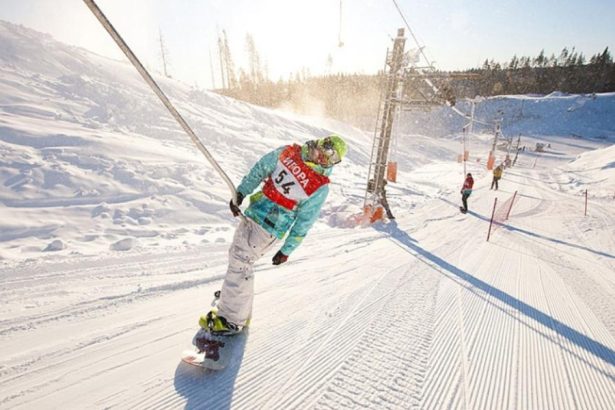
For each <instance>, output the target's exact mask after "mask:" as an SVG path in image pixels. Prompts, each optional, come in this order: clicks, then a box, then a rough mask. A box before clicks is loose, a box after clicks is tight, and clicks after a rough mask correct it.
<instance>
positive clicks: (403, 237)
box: [374, 215, 615, 380]
mask: <svg viewBox="0 0 615 410" xmlns="http://www.w3.org/2000/svg"><path fill="white" fill-rule="evenodd" d="M477 216H478V215H477ZM374 227H375V229H376V230H378V231H380V232H383V233H386V234H388V235H389V236H390V237H391V238H392V239H394V240H395V241H397V242H398V243H399V244H400V245H402V246H403V247H404V248H406V249H407V250H408V252H409V253H410V254H411V255H413V256H415V257H417V258H418V259H419V260H421V261H422V262H424V263H426V264H427V265H428V266H430V267H432V268H435V269H436V270H437V271H439V272H441V273H443V274H447V273H450V274H452V275H454V276H456V277H457V278H459V279H461V280H462V281H463V282H465V283H467V284H469V285H471V286H472V287H474V288H476V289H479V290H481V291H483V292H485V293H486V294H488V295H489V296H491V297H493V298H495V299H497V300H499V301H500V302H502V303H504V304H506V305H508V306H510V307H511V308H513V309H515V310H517V311H519V312H520V313H522V314H523V315H525V316H526V317H528V318H530V319H533V320H535V321H536V322H538V323H540V324H542V325H543V326H545V327H546V328H548V329H550V330H552V331H553V332H555V333H557V334H558V335H560V336H561V337H563V338H565V339H567V340H569V341H570V342H572V343H574V344H575V345H577V346H579V347H580V348H582V349H584V350H586V351H587V352H589V353H590V354H592V355H594V356H596V357H599V358H600V359H602V360H604V361H605V362H606V363H609V364H610V365H615V351H613V350H612V349H610V348H609V347H608V346H605V345H603V344H602V343H600V342H598V341H596V340H593V339H592V338H590V337H588V336H587V335H584V334H583V333H581V332H579V331H577V330H575V329H573V328H572V327H570V326H568V325H567V324H565V323H563V322H561V321H559V320H557V319H555V318H554V317H552V316H549V315H547V314H546V313H544V312H541V311H540V310H538V309H536V308H534V307H532V306H530V305H528V304H527V303H525V302H523V301H521V300H519V299H517V298H515V297H513V296H512V295H510V294H508V293H506V292H503V291H501V290H500V289H498V288H496V287H493V286H491V285H490V284H488V283H487V282H485V281H482V280H480V279H478V278H476V277H474V276H472V275H470V274H469V273H467V272H464V271H462V270H461V269H459V268H457V267H455V266H453V265H451V264H450V263H448V262H447V261H445V260H444V259H442V258H440V257H438V256H436V255H434V254H433V253H431V252H428V251H426V250H425V249H423V248H421V247H420V246H419V245H418V244H417V242H416V241H415V240H414V239H412V238H411V237H410V236H409V235H408V234H407V233H406V232H404V231H402V230H401V229H399V227H398V226H397V223H396V222H395V221H392V222H389V223H388V224H386V225H385V224H376V225H374ZM434 265H436V266H434ZM543 335H544V334H543ZM544 336H546V337H548V335H544ZM556 343H557V341H556ZM560 346H561V347H562V348H563V349H566V347H565V346H564V345H560ZM566 350H568V349H566ZM568 351H569V352H570V353H571V354H575V353H574V352H572V351H570V350H568ZM575 355H576V356H577V357H579V356H578V354H575ZM579 359H580V360H583V361H584V362H586V363H587V364H588V365H590V366H592V367H593V368H595V369H596V370H597V371H599V372H601V373H602V374H604V375H606V376H607V377H609V378H610V379H612V380H615V376H614V375H613V374H610V373H607V372H605V371H604V370H603V369H599V368H596V366H595V365H593V364H592V363H589V362H588V361H587V360H586V359H584V358H582V357H579Z"/></svg>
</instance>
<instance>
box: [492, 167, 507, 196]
mask: <svg viewBox="0 0 615 410" xmlns="http://www.w3.org/2000/svg"><path fill="white" fill-rule="evenodd" d="M503 171H504V170H503V169H502V165H498V166H497V167H495V169H494V170H493V179H492V180H491V188H489V189H493V186H494V185H495V190H496V191H497V190H498V181H499V180H500V178H502V172H503Z"/></svg>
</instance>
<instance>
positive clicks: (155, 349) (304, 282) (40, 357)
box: [0, 23, 615, 409]
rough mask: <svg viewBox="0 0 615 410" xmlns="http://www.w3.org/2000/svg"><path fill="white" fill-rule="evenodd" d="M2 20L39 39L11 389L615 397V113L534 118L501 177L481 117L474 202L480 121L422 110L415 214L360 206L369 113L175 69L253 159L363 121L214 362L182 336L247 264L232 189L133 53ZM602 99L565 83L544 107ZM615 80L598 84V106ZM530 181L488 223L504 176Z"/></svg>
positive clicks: (11, 264)
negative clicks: (547, 124)
mask: <svg viewBox="0 0 615 410" xmlns="http://www.w3.org/2000/svg"><path fill="white" fill-rule="evenodd" d="M0 28H1V31H0V34H1V35H2V36H3V37H2V40H3V44H11V45H15V44H17V45H19V44H26V45H28V47H21V46H20V47H21V48H20V47H18V46H16V45H15V46H13V47H12V48H11V47H5V48H4V49H2V53H3V54H0V57H2V58H3V60H1V61H2V66H1V67H0V68H1V69H2V77H0V85H1V87H0V91H1V93H0V101H1V102H2V105H1V107H0V127H1V128H0V149H2V160H1V161H2V162H1V164H0V177H1V179H0V181H1V182H2V184H0V200H1V203H0V216H1V219H2V221H1V222H0V242H1V247H0V252H2V254H1V255H2V257H4V260H2V261H0V263H2V265H0V350H1V351H2V357H1V358H0V408H1V409H5V408H6V409H20V408H23V409H32V408H62V409H89V408H126V409H134V408H202V409H225V408H237V409H258V408H262V409H355V408H370V409H411V408H420V409H440V408H460V409H508V408H510V409H515V408H523V409H575V408H576V409H611V408H612V407H613V403H615V304H614V303H613V300H615V237H614V235H613V228H612V227H613V223H614V221H615V215H614V211H613V198H612V197H611V194H610V193H611V192H615V181H614V175H613V172H614V169H615V168H614V167H613V157H612V152H613V151H612V148H613V147H612V144H611V143H610V142H609V138H612V137H613V135H615V133H614V131H613V129H612V128H610V125H609V124H610V121H611V118H612V117H608V116H605V117H604V118H603V121H602V122H600V125H599V126H596V128H600V130H602V131H601V132H602V133H603V134H601V135H594V134H592V135H590V134H588V135H589V136H591V137H593V138H592V139H588V138H580V137H579V135H582V130H583V124H579V123H578V122H574V121H573V122H574V124H576V125H575V126H574V129H575V136H571V135H570V134H571V133H569V132H564V133H555V134H554V133H550V132H545V131H544V130H542V131H540V132H534V130H533V128H532V127H533V123H528V124H526V127H527V128H524V129H523V136H522V141H523V144H526V145H527V146H528V148H530V147H533V144H534V143H535V142H545V143H549V144H551V147H550V148H549V149H548V150H547V152H545V153H543V154H537V153H534V152H531V151H530V149H528V150H526V151H525V152H522V153H521V154H520V156H519V158H518V161H517V163H516V165H515V167H513V168H511V169H507V170H505V172H504V177H503V179H502V181H501V182H500V189H499V190H498V191H491V190H489V189H488V188H489V184H490V182H491V178H490V174H489V172H488V171H486V170H485V167H484V164H483V163H482V162H480V161H479V162H477V161H476V158H477V157H482V160H484V157H485V156H486V153H487V151H488V149H489V146H490V142H491V141H490V138H491V135H490V134H489V133H487V132H484V133H480V134H477V135H473V136H472V138H471V145H470V147H471V162H469V163H468V164H467V166H468V171H471V172H472V173H473V175H474V177H475V180H476V183H475V191H474V193H473V195H472V196H471V197H470V201H469V202H470V209H471V211H470V213H468V214H467V215H462V214H460V213H459V211H458V205H459V193H458V192H459V188H460V185H461V182H462V180H463V168H462V166H461V165H460V164H458V163H457V162H454V158H455V156H456V154H457V153H458V152H459V151H460V149H461V145H460V144H459V135H458V134H456V133H457V132H458V131H459V130H460V128H459V127H457V126H452V125H450V123H452V122H455V121H458V120H454V121H453V120H452V118H454V117H453V116H454V114H453V113H451V112H440V111H438V112H434V113H432V117H427V116H425V115H422V114H421V115H418V114H417V115H416V116H415V117H408V118H404V119H403V121H404V124H405V125H407V128H404V127H401V130H400V135H399V136H398V138H399V139H398V141H397V147H398V151H397V152H396V153H395V154H394V155H395V157H396V159H398V161H399V165H400V171H401V172H400V175H399V182H398V183H397V184H389V186H388V193H389V196H390V202H391V204H392V207H393V211H394V212H395V214H396V217H397V219H396V220H395V221H389V222H387V223H378V224H375V225H372V226H369V227H358V226H354V225H352V224H350V223H349V222H348V221H349V217H351V216H352V215H353V214H354V213H355V212H356V211H358V210H359V209H360V206H361V204H362V200H363V196H362V195H363V190H364V188H365V179H366V174H365V173H366V166H367V160H368V155H369V152H370V149H371V145H370V136H369V135H368V134H366V133H363V132H361V131H359V130H356V129H352V128H351V127H349V126H346V125H344V124H339V123H332V122H327V121H322V122H318V121H321V120H316V119H310V120H305V119H304V120H303V121H302V120H300V119H297V118H294V117H292V116H290V115H288V114H284V115H279V114H277V113H275V112H272V111H269V110H263V109H259V108H255V107H251V106H249V105H246V104H243V103H239V102H236V101H232V100H228V99H225V98H222V97H219V96H215V95H211V94H208V93H202V92H197V91H194V90H190V89H188V88H187V87H185V86H182V85H181V84H178V83H175V82H172V81H169V82H168V83H166V82H165V83H164V87H166V88H165V90H167V89H168V90H169V94H171V95H172V96H173V98H174V101H175V102H177V104H178V106H179V108H180V111H182V112H186V113H187V117H188V118H189V120H190V122H191V124H194V125H195V128H196V129H197V132H198V133H199V135H203V136H207V141H208V144H209V146H211V149H212V151H213V152H215V153H216V155H217V156H218V157H219V158H220V160H221V162H222V163H223V164H224V166H225V167H226V168H227V169H228V171H229V173H230V175H231V177H232V178H233V180H235V181H239V179H240V178H241V176H242V175H243V174H244V173H245V172H246V171H247V170H248V169H249V167H250V165H251V164H252V163H253V162H254V161H255V160H256V159H258V157H259V156H260V155H262V154H264V153H266V152H267V151H268V150H270V149H273V148H275V147H277V146H279V145H281V144H284V143H288V142H289V141H299V142H301V141H303V140H305V139H308V138H310V137H313V136H314V135H322V134H324V133H327V132H329V131H332V130H335V131H337V132H341V133H343V134H344V135H345V136H347V138H348V140H349V141H350V143H351V150H350V153H349V155H348V157H347V159H346V160H345V161H344V163H343V164H341V165H340V166H339V167H338V169H336V170H335V173H334V174H333V183H332V193H331V196H330V198H329V200H328V202H327V205H326V206H325V208H324V209H323V212H322V218H321V220H320V221H319V223H318V224H317V225H316V226H315V227H314V229H313V231H312V232H311V233H310V235H309V236H308V237H307V238H306V240H305V242H304V244H303V245H302V246H301V247H300V248H299V249H298V250H297V251H296V252H295V253H293V254H292V255H291V258H290V259H289V262H288V263H286V264H284V265H281V266H279V267H274V266H272V265H271V263H270V258H271V256H272V254H269V255H266V256H265V257H263V258H262V260H260V261H259V262H258V263H257V266H256V298H255V306H254V312H253V320H252V325H251V328H250V329H249V334H248V337H247V339H246V343H245V346H243V350H242V352H241V354H239V355H238V356H237V357H236V360H235V361H234V362H233V363H232V364H231V366H229V368H227V369H226V370H224V371H222V372H210V371H203V370H201V369H198V368H195V367H192V366H189V365H186V364H184V363H182V362H180V360H179V355H180V353H181V351H182V350H184V349H185V348H187V347H188V346H189V344H190V341H191V339H192V336H193V334H194V332H195V330H196V322H197V320H198V316H199V314H201V313H204V312H206V311H207V310H208V309H209V304H210V301H211V299H212V295H213V293H214V291H215V290H217V289H219V287H220V285H221V282H222V278H223V274H224V272H225V270H226V262H227V251H228V246H229V241H230V239H231V236H232V232H233V228H234V226H235V224H236V223H237V221H236V220H234V219H233V218H232V217H230V215H229V212H228V210H227V201H228V195H229V194H228V192H227V190H226V188H225V187H224V185H223V184H222V183H221V182H220V181H218V180H217V178H216V177H215V174H214V173H213V171H212V170H211V167H209V166H208V165H207V164H206V163H205V162H204V160H203V159H202V158H200V157H199V155H198V153H195V152H194V150H193V149H192V147H191V146H190V144H189V142H187V138H186V137H185V136H183V135H182V134H181V133H180V132H179V131H178V130H177V128H176V127H175V126H174V124H173V123H172V121H171V120H170V119H169V117H168V116H167V115H166V114H165V113H164V112H163V111H162V109H161V108H160V107H159V106H158V105H157V104H159V103H158V102H157V101H155V99H154V98H153V97H152V96H151V95H150V94H149V93H148V91H147V89H145V88H143V87H142V85H141V84H140V83H139V81H138V78H136V77H135V75H134V74H133V73H131V71H130V69H129V67H126V65H125V64H121V63H118V62H110V61H107V60H104V59H102V58H100V57H96V56H92V55H90V54H88V53H87V52H85V51H84V50H79V49H71V48H67V47H66V46H63V45H60V44H58V43H55V42H53V41H51V40H50V39H48V38H46V37H44V36H43V37H42V36H41V35H40V34H39V33H35V32H32V31H30V30H27V29H24V28H22V27H15V26H12V25H8V24H5V23H3V24H1V25H0ZM4 40H6V41H4ZM41 42H42V43H44V45H45V46H44V47H38V46H37V44H38V43H41ZM7 50H8V51H7ZM20 50H21V51H20ZM32 50H33V51H32ZM42 52H45V53H47V54H45V58H44V59H41V61H44V62H47V63H49V64H50V65H48V66H38V65H36V64H38V63H39V61H38V60H36V59H35V58H32V55H38V54H37V53H42ZM24 53H25V54H24ZM29 53H32V54H29ZM67 56H68V57H71V56H73V57H75V58H73V59H71V58H68V57H67ZM77 56H78V57H79V58H77ZM65 58H68V60H65ZM32 64H34V66H33V65H32ZM93 67H97V69H94V68H93ZM37 70H38V71H37ZM69 74H70V75H69ZM67 75H68V77H66V76H67ZM71 81H72V82H71ZM114 81H117V83H114ZM70 84H73V86H72V87H71V88H70V92H64V91H65V90H66V87H67V86H68V85H70ZM110 84H111V85H110ZM118 84H119V85H118ZM86 94H87V95H86ZM523 98H524V97H509V98H508V99H509V100H519V99H523ZM561 98H564V99H567V101H563V102H562V100H561ZM586 99H587V97H586V96H577V98H576V99H575V98H572V97H570V98H569V97H567V96H564V97H559V96H550V97H547V98H545V99H543V100H539V101H543V102H544V104H540V107H541V113H540V115H543V113H544V112H545V111H544V105H548V104H547V103H548V102H549V101H550V102H549V103H552V104H556V105H562V104H576V103H575V101H577V100H582V101H585V100H586ZM527 100H528V101H530V100H531V101H534V100H535V97H528V98H527ZM547 100H549V101H547ZM612 100H613V96H612V95H602V96H598V97H597V98H596V99H592V100H591V101H588V102H587V103H585V104H580V105H579V106H580V107H581V108H580V110H587V111H586V113H588V115H590V114H589V113H591V115H596V118H597V120H596V121H595V122H594V124H596V123H597V121H600V119H601V118H602V117H600V116H599V115H597V114H595V113H596V112H610V111H609V110H610V108H608V107H611V106H612V104H611V101H612ZM490 103H491V101H490V100H486V101H484V102H483V103H482V104H484V107H483V109H484V110H485V112H497V110H495V109H492V108H490ZM497 104H498V109H500V105H499V104H501V101H499V99H498V102H497ZM527 106H528V107H530V106H532V104H530V103H528V104H527ZM101 107H104V110H103V109H102V108H101ZM526 108H527V107H526ZM511 112H512V111H511ZM524 112H525V115H528V116H529V117H530V118H534V119H535V118H537V117H538V114H536V115H533V114H532V113H531V111H527V110H526V111H524ZM567 112H568V111H567ZM574 112H575V114H574V115H578V113H577V112H576V111H574ZM101 113H104V115H103V114H101ZM606 117H608V118H606ZM545 118H548V116H545ZM480 119H481V120H483V121H491V120H493V117H491V116H489V115H485V116H484V117H481V118H480ZM306 121H307V122H306ZM560 121H561V118H558V119H557V120H556V122H558V123H559V122H560ZM570 121H572V120H570ZM431 125H433V127H431ZM437 129H445V130H446V131H444V132H441V133H440V132H435V131H434V130H437ZM553 129H557V128H553ZM416 130H419V131H420V132H419V131H416ZM578 130H581V134H579V131H578ZM605 130H606V131H605ZM591 132H594V131H592V130H589V131H588V133H591ZM504 133H505V134H506V128H504ZM417 134H419V135H417ZM515 136H516V134H515ZM502 155H503V153H502V152H498V160H501V159H502ZM585 189H588V190H589V192H590V201H589V204H588V214H587V216H584V198H583V196H582V195H581V193H582V192H584V191H585ZM515 191H517V192H518V194H517V195H518V200H517V201H516V203H515V204H514V207H513V208H512V212H511V214H510V218H509V220H508V221H507V222H506V223H505V224H504V225H502V226H499V227H498V228H497V229H496V230H495V231H493V232H492V236H491V238H490V240H489V242H487V241H486V236H487V230H488V222H489V218H490V216H491V212H492V207H493V202H494V199H495V198H496V197H497V198H498V203H503V202H505V201H506V200H508V199H509V198H510V197H511V196H512V195H513V193H514V192H515ZM56 241H59V243H58V242H56ZM54 243H55V244H56V245H54V246H52V245H53V244H54ZM45 249H47V251H44V250H45ZM274 251H275V248H274Z"/></svg>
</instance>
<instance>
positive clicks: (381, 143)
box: [363, 28, 406, 217]
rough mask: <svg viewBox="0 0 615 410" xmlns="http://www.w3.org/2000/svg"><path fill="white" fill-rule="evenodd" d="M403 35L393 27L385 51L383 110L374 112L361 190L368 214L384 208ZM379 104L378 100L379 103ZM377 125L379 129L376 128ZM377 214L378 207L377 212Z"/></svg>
mask: <svg viewBox="0 0 615 410" xmlns="http://www.w3.org/2000/svg"><path fill="white" fill-rule="evenodd" d="M405 43H406V38H405V37H404V29H403V28H400V29H398V30H397V37H396V38H395V40H394V43H393V51H392V52H389V51H387V58H386V65H385V70H384V80H385V82H386V84H385V87H384V93H383V100H384V109H383V111H382V115H380V112H379V113H378V114H379V115H378V119H379V125H380V126H379V127H378V125H377V126H376V130H375V132H374V142H373V145H372V155H371V159H370V164H369V172H368V180H367V190H366V193H365V202H364V205H363V207H364V210H365V212H366V214H368V215H370V217H371V216H372V215H373V214H374V212H377V208H379V207H380V206H381V205H382V206H385V207H386V208H388V204H387V200H386V193H385V189H384V186H385V184H386V180H385V171H386V167H387V161H388V156H389V147H390V145H391V130H392V128H393V118H394V114H395V109H396V108H397V107H398V105H399V104H400V103H401V100H400V98H401V90H402V87H403V82H404V64H403V60H404V46H405ZM381 106H382V102H381ZM378 128H380V129H378ZM379 212H380V213H381V212H382V210H380V211H379Z"/></svg>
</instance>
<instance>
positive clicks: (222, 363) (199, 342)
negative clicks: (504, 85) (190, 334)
mask: <svg viewBox="0 0 615 410" xmlns="http://www.w3.org/2000/svg"><path fill="white" fill-rule="evenodd" d="M246 339H247V329H244V330H243V331H242V332H241V333H238V334H236V335H232V336H218V335H212V334H211V333H209V332H206V331H202V330H201V331H199V332H198V333H197V334H196V335H195V336H194V340H193V343H194V346H193V347H192V348H191V349H186V350H184V351H183V352H182V355H181V359H182V360H183V361H184V362H186V363H188V364H191V365H193V366H199V367H202V368H205V369H210V370H222V369H224V368H226V367H227V366H228V365H229V364H231V363H233V362H234V360H241V359H242V357H243V349H244V347H245V344H246Z"/></svg>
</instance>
